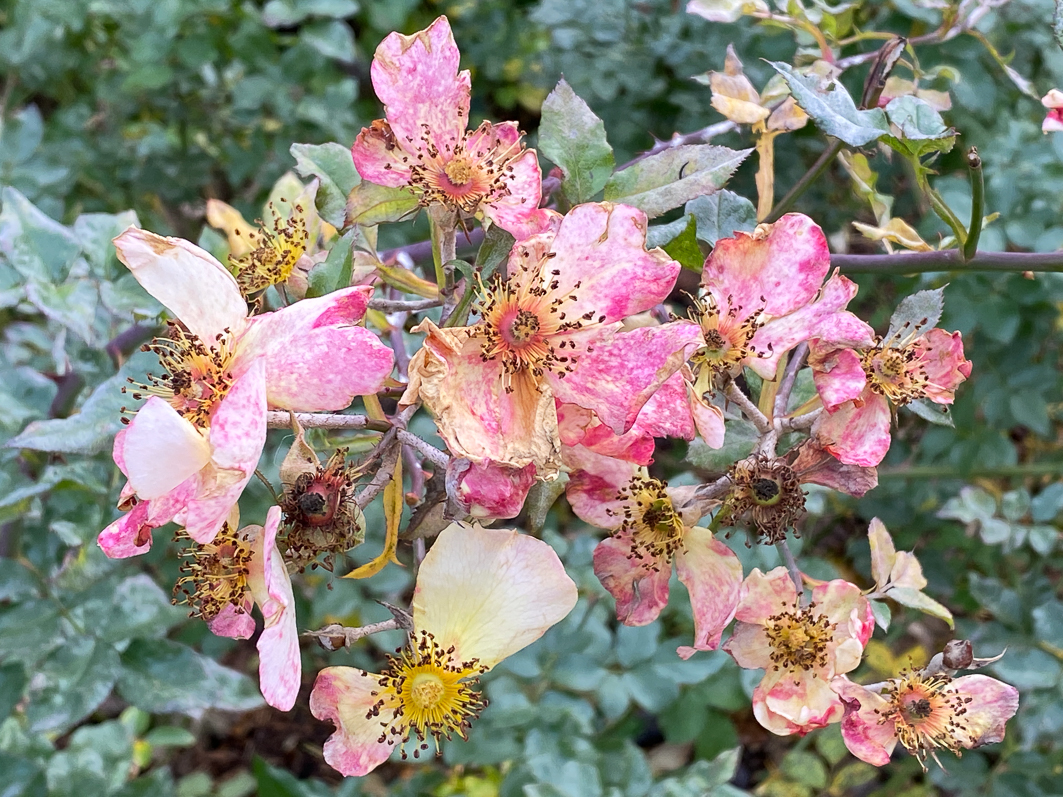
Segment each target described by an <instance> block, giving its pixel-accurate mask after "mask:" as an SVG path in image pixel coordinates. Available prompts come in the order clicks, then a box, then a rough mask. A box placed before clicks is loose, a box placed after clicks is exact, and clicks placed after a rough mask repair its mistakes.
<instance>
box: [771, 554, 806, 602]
mask: <svg viewBox="0 0 1063 797" xmlns="http://www.w3.org/2000/svg"><path fill="white" fill-rule="evenodd" d="M775 549H776V550H777V551H778V552H779V555H780V556H781V557H782V559H783V561H784V562H786V569H787V570H789V571H790V580H791V581H793V582H794V589H796V590H797V595H798V597H800V598H802V599H803V598H804V592H805V583H804V581H802V579H801V571H800V570H799V569H798V568H797V560H795V559H794V553H793V551H791V550H790V545H789V544H788V543H787V542H786V540H779V541H778V542H777V543H775Z"/></svg>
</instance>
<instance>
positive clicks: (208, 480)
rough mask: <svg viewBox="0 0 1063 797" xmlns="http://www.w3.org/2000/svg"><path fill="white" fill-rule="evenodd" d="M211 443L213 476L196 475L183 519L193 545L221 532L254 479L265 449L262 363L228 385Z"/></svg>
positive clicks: (214, 419)
mask: <svg viewBox="0 0 1063 797" xmlns="http://www.w3.org/2000/svg"><path fill="white" fill-rule="evenodd" d="M210 442H211V445H212V446H213V447H214V456H213V461H212V463H211V464H212V465H213V468H212V469H210V470H211V471H212V472H210V473H209V474H208V473H207V472H206V470H205V471H204V473H201V474H200V489H199V492H198V493H197V495H196V498H195V500H193V501H192V502H190V503H189V505H188V509H187V511H186V514H185V530H186V531H187V532H188V536H190V537H191V538H192V539H193V540H195V541H196V542H198V543H207V542H210V541H211V540H213V539H214V536H215V535H216V534H217V533H218V531H219V529H221V527H222V524H223V523H224V522H225V520H226V518H228V517H229V512H231V511H232V508H233V507H234V506H235V505H236V502H237V501H238V500H239V498H240V494H241V493H243V491H244V487H246V486H247V483H248V482H249V481H250V480H251V477H252V476H253V475H254V472H255V468H256V467H257V466H258V460H259V457H260V456H261V454H262V448H263V447H264V446H265V444H266V379H265V364H264V363H263V362H262V361H261V360H256V361H255V362H254V363H253V364H252V365H251V367H250V368H249V369H248V371H247V373H245V374H244V375H243V376H242V377H240V378H239V379H237V380H236V382H235V383H233V386H232V388H230V389H229V392H228V394H227V395H226V396H225V398H224V399H222V401H221V402H220V403H219V404H218V406H217V407H216V408H215V410H214V415H213V417H212V418H211V425H210Z"/></svg>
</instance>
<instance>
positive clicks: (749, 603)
mask: <svg viewBox="0 0 1063 797" xmlns="http://www.w3.org/2000/svg"><path fill="white" fill-rule="evenodd" d="M796 600H797V590H796V589H794V582H793V581H792V580H791V579H790V573H789V571H787V569H786V568H785V567H776V568H775V569H774V570H769V571H768V572H767V573H766V574H765V573H762V572H761V571H760V569H759V568H756V567H754V568H753V569H752V570H750V571H749V575H748V576H746V580H745V581H743V582H742V595H741V598H740V600H739V603H738V611H737V612H736V613H735V617H736V618H737V619H738V620H740V621H741V622H743V623H757V624H760V625H763V624H764V623H765V621H767V619H768V618H769V617H771V616H772V615H773V614H778V613H779V611H780V610H787V609H792V608H793V606H794V602H795V601H796Z"/></svg>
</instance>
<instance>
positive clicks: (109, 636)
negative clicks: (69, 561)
mask: <svg viewBox="0 0 1063 797" xmlns="http://www.w3.org/2000/svg"><path fill="white" fill-rule="evenodd" d="M70 612H71V616H72V617H73V618H74V619H75V620H76V621H77V622H78V624H79V625H81V626H82V627H84V628H91V629H92V630H93V634H94V635H95V636H96V637H97V638H98V639H101V640H104V641H107V642H112V643H115V642H122V641H124V640H126V639H133V638H154V637H161V636H164V635H165V634H166V632H167V631H168V630H169V629H170V628H172V627H173V626H175V625H177V623H179V622H181V621H182V620H184V619H185V618H186V617H187V614H186V612H185V611H183V610H182V609H179V608H177V607H175V606H173V605H172V604H171V603H170V597H169V596H168V595H167V594H166V593H165V592H163V591H162V589H160V588H159V585H158V584H156V583H155V581H154V580H153V579H152V578H151V577H150V576H148V575H147V574H146V573H139V574H137V575H134V576H130V577H129V578H127V579H125V580H124V581H122V582H120V583H118V584H117V585H115V583H114V580H113V579H108V580H107V581H105V582H103V583H101V584H100V585H97V586H95V587H94V588H92V589H91V590H90V591H89V592H88V593H87V594H83V595H82V596H79V598H78V601H77V603H76V605H75V606H73V607H72V608H71V610H70Z"/></svg>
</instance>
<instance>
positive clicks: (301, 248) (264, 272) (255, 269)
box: [229, 199, 310, 296]
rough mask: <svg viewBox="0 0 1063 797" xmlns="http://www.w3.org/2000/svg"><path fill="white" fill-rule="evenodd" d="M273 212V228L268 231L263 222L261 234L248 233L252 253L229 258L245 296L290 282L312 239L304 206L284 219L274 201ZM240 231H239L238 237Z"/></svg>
mask: <svg viewBox="0 0 1063 797" xmlns="http://www.w3.org/2000/svg"><path fill="white" fill-rule="evenodd" d="M281 201H282V202H283V201H285V200H284V199H282V200H281ZM269 211H270V214H271V215H272V216H273V225H272V226H273V229H272V230H268V229H266V226H265V224H263V223H262V222H261V221H260V222H259V231H258V232H257V233H254V232H253V233H249V234H248V238H249V239H250V244H251V246H252V247H253V248H252V250H251V251H250V252H248V253H247V254H246V255H241V256H240V257H233V256H232V255H230V256H229V266H230V268H231V270H232V272H233V276H235V277H236V282H237V284H239V286H240V290H241V291H242V292H243V294H244V295H245V296H250V295H251V294H253V293H258V292H259V291H261V290H265V289H266V288H268V287H269V286H270V285H277V284H279V283H282V282H284V281H286V280H287V279H288V277H289V276H291V273H292V269H293V268H295V264H296V263H297V262H298V261H299V258H300V257H302V256H303V253H304V252H306V246H307V243H308V241H309V240H310V235H309V233H308V232H307V229H306V211H305V209H304V208H303V207H302V206H301V205H294V206H293V207H292V213H291V215H290V216H289V217H288V218H282V217H281V214H280V213H279V212H278V211H277V209H276V207H275V206H274V205H273V203H272V202H270V203H269ZM239 232H240V231H239V230H236V234H238V235H239Z"/></svg>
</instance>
